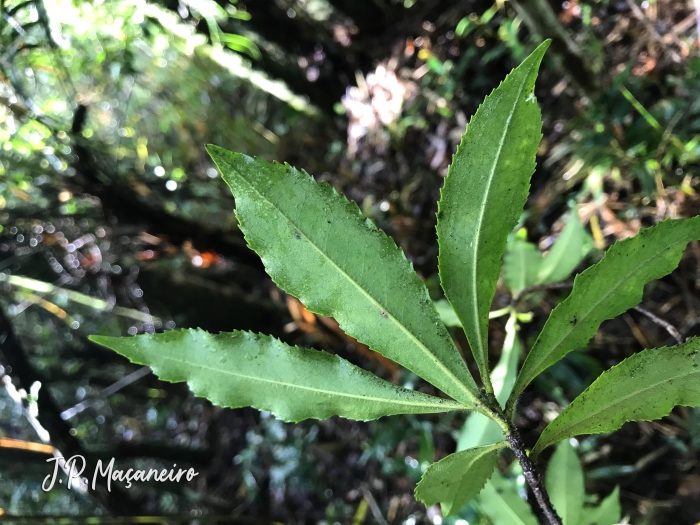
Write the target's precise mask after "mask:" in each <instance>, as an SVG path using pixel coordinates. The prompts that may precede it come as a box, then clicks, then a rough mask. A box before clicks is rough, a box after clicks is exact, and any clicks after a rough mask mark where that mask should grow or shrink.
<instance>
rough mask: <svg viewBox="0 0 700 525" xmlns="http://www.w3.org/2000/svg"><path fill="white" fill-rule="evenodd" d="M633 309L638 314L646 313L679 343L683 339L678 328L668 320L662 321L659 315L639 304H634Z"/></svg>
mask: <svg viewBox="0 0 700 525" xmlns="http://www.w3.org/2000/svg"><path fill="white" fill-rule="evenodd" d="M634 309H635V310H637V311H638V312H639V313H640V314H643V315H646V316H647V317H648V318H649V319H651V320H652V321H653V322H654V323H656V324H658V325H659V326H660V327H662V328H664V329H665V330H666V331H667V332H668V333H669V334H671V337H673V338H674V339H675V340H676V342H677V343H678V344H679V345H680V344H682V343H683V342H684V341H685V339H684V338H683V336H682V335H681V333H680V332H679V331H678V329H677V328H676V327H675V326H673V325H672V324H671V323H669V322H668V321H664V320H663V319H661V318H660V317H657V316H656V314H654V313H652V312H650V311H649V310H647V309H646V308H642V307H641V306H635V307H634Z"/></svg>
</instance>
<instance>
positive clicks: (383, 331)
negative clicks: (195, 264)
mask: <svg viewBox="0 0 700 525" xmlns="http://www.w3.org/2000/svg"><path fill="white" fill-rule="evenodd" d="M548 46H549V41H546V42H544V43H543V44H541V45H540V46H539V47H538V48H537V49H535V50H534V51H533V52H532V54H530V56H528V57H527V58H526V59H525V60H524V62H523V63H522V64H521V65H520V66H518V67H517V68H515V69H514V70H513V71H512V72H511V73H510V74H509V75H508V76H507V77H506V79H505V80H504V81H503V82H502V83H501V84H500V85H499V86H498V87H497V88H496V89H495V90H494V91H493V92H492V93H491V94H490V95H489V96H488V97H486V99H485V100H484V102H483V104H482V105H481V106H480V107H479V109H478V111H477V112H476V114H475V115H474V116H473V117H472V119H471V121H470V123H469V125H468V127H467V130H466V132H465V134H464V136H463V137H462V141H461V143H460V145H459V147H458V148H457V152H456V153H455V155H454V157H453V160H452V165H451V166H450V169H449V172H448V175H447V178H446V179H445V183H444V187H443V189H442V192H441V196H440V202H439V206H438V214H437V219H438V221H437V238H438V244H439V258H438V267H439V274H440V281H441V284H442V288H443V291H444V293H445V297H446V298H447V300H448V301H449V304H447V303H442V304H440V305H439V307H440V309H441V314H442V316H443V317H445V316H448V317H451V319H452V323H453V324H460V325H461V326H462V327H463V328H464V331H465V333H466V335H467V338H468V341H469V346H470V348H471V352H472V354H473V357H474V360H475V362H476V367H477V368H478V371H479V375H480V378H479V379H480V381H479V384H477V382H476V381H475V379H474V377H473V376H472V373H471V372H470V370H469V369H468V367H467V364H466V363H465V361H464V359H463V358H462V356H461V355H460V353H459V351H458V350H457V348H456V346H455V344H454V342H453V340H452V337H451V336H450V334H449V332H448V331H447V328H446V327H445V325H444V323H443V322H442V321H441V315H440V314H439V313H438V310H437V308H436V305H435V303H433V301H432V300H431V298H430V297H429V295H428V291H427V288H426V286H425V285H424V283H423V282H422V281H421V280H420V279H419V277H418V276H417V275H416V273H415V272H414V270H413V267H412V265H411V263H410V262H409V261H408V260H407V259H406V257H405V255H404V253H403V252H402V250H401V249H400V248H398V247H397V246H396V244H395V243H394V241H393V240H392V239H391V238H390V237H389V236H387V235H386V234H385V233H384V232H382V231H380V230H379V229H378V228H377V227H376V226H375V225H374V224H373V223H372V221H370V220H369V219H367V218H365V217H364V216H363V214H362V213H361V211H360V209H359V208H358V206H357V205H356V204H355V203H354V202H352V201H349V200H348V199H346V198H345V197H344V196H343V195H341V194H338V193H337V192H336V191H335V189H333V188H332V187H331V186H330V185H328V184H327V183H325V182H321V183H317V182H316V181H315V180H314V179H313V178H312V177H311V176H310V175H308V174H307V173H306V172H304V171H300V170H297V169H295V168H293V167H291V166H289V165H287V164H278V163H269V162H265V161H263V160H259V159H255V158H251V157H248V156H246V155H244V154H242V153H232V152H229V151H226V150H224V149H222V148H220V147H218V146H208V147H207V151H208V152H209V154H210V155H211V157H212V159H213V160H214V162H215V163H216V165H217V166H218V168H219V171H220V173H221V175H222V177H223V178H224V180H225V181H226V183H227V184H228V185H229V186H230V188H231V191H232V192H233V195H234V197H235V201H236V215H237V217H238V220H239V225H240V229H241V230H242V231H243V233H244V235H245V239H246V241H247V243H248V246H250V248H252V249H253V250H255V251H256V252H257V253H258V255H259V256H260V258H261V259H262V261H263V264H264V265H265V269H266V271H267V273H268V274H269V275H270V276H271V277H272V279H273V280H274V282H275V283H276V284H277V285H278V286H279V287H280V288H281V289H283V290H284V291H285V292H286V293H288V294H290V295H292V296H294V297H297V298H298V299H299V300H300V301H301V302H302V303H303V304H304V305H306V307H307V308H308V310H309V311H311V312H314V313H317V314H320V315H324V316H329V317H333V318H335V319H336V320H337V322H338V324H339V325H340V327H341V328H342V329H343V330H344V331H345V332H346V333H347V334H349V335H351V336H352V337H354V338H355V339H357V340H358V341H360V342H361V343H364V344H366V345H367V346H369V347H370V348H371V349H373V350H374V351H376V352H379V353H380V354H382V355H384V356H385V357H387V358H388V359H391V360H393V361H395V362H396V363H398V364H400V365H402V366H403V367H405V368H407V369H408V370H410V371H412V372H414V373H415V374H417V375H418V376H420V377H421V378H423V379H424V380H425V381H427V382H428V383H431V384H432V385H434V386H435V387H437V388H438V389H439V390H441V391H442V392H443V393H444V394H445V395H446V396H448V397H449V399H447V398H442V397H435V396H431V395H427V394H423V393H419V392H416V391H413V390H408V389H405V388H400V387H398V386H395V385H393V384H391V383H389V382H387V381H384V380H382V379H380V378H378V377H376V376H374V375H373V374H371V373H369V372H367V371H365V370H363V369H361V368H359V367H357V366H355V365H353V364H351V363H349V362H348V361H346V360H344V359H342V358H341V357H339V356H337V355H331V354H329V353H326V352H323V351H318V350H314V349H308V348H297V347H293V346H289V345H287V344H285V343H283V342H281V341H279V340H277V339H275V338H273V337H271V336H268V335H262V334H255V333H251V332H245V331H234V332H231V333H221V334H218V335H212V334H209V333H206V332H204V331H202V330H196V329H192V330H173V331H168V332H165V333H161V334H144V335H139V336H136V337H127V338H117V337H104V336H93V337H91V339H92V340H93V341H95V342H97V343H100V344H102V345H104V346H106V347H109V348H111V349H113V350H115V351H116V352H118V353H120V354H122V355H124V356H125V357H127V358H128V359H129V360H131V361H132V362H134V363H139V364H144V365H149V366H150V367H151V368H152V369H153V371H154V373H155V374H156V375H157V376H158V377H160V378H161V379H162V380H164V381H172V382H178V381H187V383H188V384H189V386H190V388H191V389H192V391H193V392H194V393H195V394H196V395H199V396H203V397H206V398H208V399H209V400H211V402H212V403H214V404H217V405H220V406H225V407H234V408H235V407H243V406H252V407H255V408H257V409H259V410H266V411H270V412H272V413H274V415H275V416H276V417H278V418H280V419H283V420H285V421H300V420H303V419H307V418H317V419H323V418H328V417H331V416H333V415H339V416H342V417H346V418H350V419H356V420H370V419H376V418H380V417H382V416H390V415H395V414H428V413H436V412H448V411H471V412H472V414H470V415H469V417H468V419H467V424H466V426H465V431H464V432H463V433H462V436H461V437H460V440H459V449H458V451H457V452H455V453H454V454H451V455H449V456H447V457H446V458H444V459H442V460H440V461H438V462H437V463H434V464H432V465H431V466H430V467H428V469H427V470H426V471H425V473H424V475H423V477H422V479H421V481H420V483H418V485H417V487H416V491H415V494H416V498H417V499H419V500H420V501H422V502H423V503H425V505H428V506H430V505H434V504H436V503H440V504H441V506H442V509H443V514H444V515H448V514H450V513H454V512H457V511H459V510H460V509H461V508H462V507H463V506H464V505H465V504H467V503H468V502H469V501H470V500H472V499H474V498H477V496H478V497H479V501H480V502H481V505H490V506H493V504H494V502H498V501H501V502H502V503H501V504H502V505H511V506H512V505H515V507H518V508H521V507H522V504H523V502H522V500H520V502H518V501H516V500H513V498H512V494H509V493H507V491H506V492H504V491H503V490H501V488H502V486H503V484H504V480H503V478H502V477H501V475H500V474H499V473H496V474H495V475H494V470H495V467H496V464H497V461H498V457H499V454H500V453H501V452H502V451H503V450H504V449H506V448H510V449H512V450H513V452H514V453H515V456H516V457H517V459H518V462H519V464H520V467H521V468H522V473H523V475H524V476H525V479H526V481H527V483H528V484H529V486H530V489H531V490H532V493H533V495H534V496H535V499H536V501H537V504H538V506H539V509H540V512H541V513H542V514H543V516H544V517H545V519H546V520H547V522H548V523H550V524H552V525H557V524H562V523H564V524H566V525H581V524H583V523H589V521H584V519H588V517H589V516H590V515H593V514H595V513H596V512H599V513H600V519H602V520H603V521H600V522H597V523H599V524H600V525H611V523H612V522H610V519H615V520H617V519H619V504H618V506H615V502H614V501H613V502H611V503H608V504H607V506H605V507H603V508H602V509H601V508H595V509H591V508H588V507H585V506H584V505H583V503H582V502H583V499H582V498H583V492H582V485H581V483H580V481H581V480H580V479H579V477H578V474H576V475H575V477H576V480H573V479H569V475H570V474H569V471H570V470H571V469H574V470H575V471H576V472H578V470H576V468H578V469H579V470H580V466H579V467H575V465H578V460H577V458H576V457H575V452H573V450H572V449H570V445H568V443H567V440H568V439H570V438H571V437H573V436H577V435H580V434H594V433H600V432H610V431H613V430H616V429H618V428H620V427H621V426H622V425H623V424H624V423H625V422H626V421H632V420H651V419H658V418H661V417H663V416H665V415H667V414H668V413H669V412H670V411H671V410H672V409H673V407H674V406H676V405H686V406H700V339H697V338H694V339H689V340H687V341H685V342H684V343H683V344H679V345H677V346H674V347H669V348H656V349H647V350H644V351H642V352H639V353H637V354H635V355H633V356H631V357H629V358H627V359H625V360H623V361H622V362H621V363H620V364H618V365H617V366H614V367H613V368H612V369H610V370H608V371H607V372H605V373H603V374H602V375H601V376H600V377H599V378H598V379H597V380H596V381H594V382H593V384H592V385H591V386H590V387H589V388H588V389H586V390H585V391H584V392H583V393H582V394H581V395H580V396H578V398H576V399H575V400H574V401H573V402H572V403H571V404H570V405H569V406H568V407H567V408H566V409H565V410H564V411H563V412H562V413H561V414H560V415H559V416H558V417H557V418H556V419H554V421H552V423H550V424H549V426H547V427H546V428H545V430H544V432H543V433H542V435H541V437H540V439H539V441H538V442H537V444H536V445H535V447H534V449H533V451H532V455H530V454H528V451H527V450H526V448H525V445H524V444H523V441H522V439H521V437H520V434H519V433H518V429H517V428H516V427H515V425H514V414H515V410H516V405H517V400H518V397H519V396H520V394H521V393H522V392H523V391H524V390H525V388H527V387H528V385H529V384H530V383H531V382H532V381H533V379H535V377H537V375H538V374H540V373H541V372H543V371H544V370H546V369H547V368H549V367H550V366H552V365H553V364H554V363H556V362H557V361H559V360H560V359H562V358H563V357H564V356H565V355H566V354H568V353H569V352H571V351H574V350H576V349H579V348H582V347H584V346H585V345H586V344H587V343H588V341H589V340H590V339H591V338H592V337H593V336H594V335H595V333H596V331H597V330H598V327H599V326H600V324H601V323H602V322H603V321H605V320H607V319H611V318H613V317H616V316H618V315H620V314H622V313H624V312H625V311H626V310H628V309H630V308H634V307H635V306H636V305H638V304H639V303H640V302H641V300H642V293H643V289H644V286H645V284H647V283H649V282H650V281H653V280H655V279H659V278H661V277H663V276H665V275H667V274H669V273H671V272H672V271H673V270H674V268H675V267H676V266H677V265H678V263H679V261H680V258H681V256H682V254H683V251H684V249H685V247H686V245H687V244H688V243H689V242H690V241H692V240H695V239H698V238H700V217H695V218H693V219H677V220H670V219H669V220H665V221H663V222H660V223H659V224H657V225H655V226H653V227H650V228H647V229H644V230H642V231H640V233H639V234H638V235H636V236H635V237H633V238H630V239H626V240H623V241H619V242H617V243H615V244H614V245H613V246H612V247H611V248H609V249H608V250H607V253H606V254H605V256H604V257H603V258H602V259H601V260H600V262H598V263H597V264H594V265H593V266H591V267H589V268H588V269H587V270H585V271H584V272H582V273H580V274H578V275H576V276H575V280H574V282H573V287H572V289H571V293H570V294H569V295H568V297H567V298H566V299H565V300H564V301H563V302H561V304H559V305H558V306H557V307H556V308H555V309H554V310H553V311H552V313H551V315H550V316H549V319H548V320H547V322H546V324H545V326H544V328H543V329H542V332H541V333H540V335H539V337H538V338H537V340H536V342H535V343H534V345H533V346H532V348H531V349H530V351H529V353H528V355H527V358H526V359H525V362H524V363H523V365H522V367H521V368H520V370H519V372H518V373H517V374H516V371H517V363H518V359H519V357H520V353H521V349H522V343H521V342H520V341H519V340H518V337H517V333H516V329H517V322H518V316H519V315H521V314H516V313H515V311H514V309H512V308H511V309H506V310H504V311H502V312H497V314H496V315H503V314H507V315H509V316H510V317H509V320H508V322H507V337H506V342H505V346H504V350H503V353H502V356H501V361H500V362H499V363H498V364H497V365H496V367H495V368H494V369H493V370H492V369H491V368H490V366H489V359H488V357H489V356H488V321H489V317H490V316H491V315H494V314H492V313H491V312H490V308H491V303H492V301H493V298H494V295H495V291H496V283H497V280H498V278H499V275H500V270H501V262H502V259H503V258H504V257H503V256H504V252H505V253H506V256H505V268H504V282H506V284H507V285H508V286H509V287H510V288H511V290H512V291H513V293H514V295H516V294H519V293H522V292H523V291H524V290H527V289H528V288H529V287H532V286H537V285H548V283H554V282H556V281H558V280H561V279H565V278H567V277H568V275H569V274H570V273H571V272H572V271H573V270H574V269H575V268H576V266H577V265H578V264H579V263H580V261H581V260H582V258H583V257H584V256H585V253H586V252H587V251H588V248H586V247H585V246H584V245H585V244H586V239H587V234H586V233H585V230H584V228H583V226H582V225H581V223H580V221H579V220H578V216H577V215H576V212H575V210H574V211H573V212H572V215H571V218H570V219H569V221H568V225H567V226H566V228H565V230H564V231H563V233H562V235H561V236H560V237H561V238H560V240H559V241H557V243H558V245H559V247H557V245H555V246H554V247H553V248H552V249H551V250H550V252H549V253H548V255H547V257H545V258H542V257H541V255H540V254H539V252H538V251H537V250H536V248H534V247H533V246H531V245H528V243H527V242H526V241H525V240H524V239H522V238H521V237H518V235H517V234H513V230H514V229H515V228H516V227H517V225H518V221H519V219H520V216H521V214H522V211H523V208H524V206H525V203H526V200H527V197H528V193H529V188H530V178H531V176H532V174H533V172H534V169H535V155H536V152H537V149H538V146H539V144H540V140H541V138H542V134H541V127H542V121H541V114H540V109H539V107H538V105H537V102H536V99H535V95H534V92H533V90H534V85H535V80H536V78H537V73H538V69H539V66H540V62H541V61H542V58H543V56H544V54H545V51H546V49H547V47H548ZM509 239H510V241H509ZM507 245H508V249H507V250H506V246H507ZM589 246H590V244H589ZM450 307H451V308H450ZM558 442H563V443H565V444H564V445H560V447H559V448H557V450H556V452H555V454H554V457H553V459H552V461H551V465H550V474H549V475H548V480H547V483H544V482H543V480H542V476H541V475H540V474H539V471H538V469H537V467H536V466H535V463H534V459H535V456H536V455H537V454H539V453H540V452H542V451H543V450H544V449H545V448H547V447H549V446H551V445H554V444H556V443H558ZM572 454H573V455H572ZM562 465H564V466H562ZM567 465H569V466H567ZM492 476H493V478H492ZM491 478H492V479H491ZM560 478H561V479H560ZM489 479H491V481H490V482H489V484H488V485H487V481H489ZM558 479H560V481H557V480H558ZM581 479H582V478H581ZM569 482H575V483H578V484H579V485H577V486H576V487H575V489H576V493H575V495H574V496H571V495H570V494H568V493H566V494H563V493H562V491H561V490H559V489H558V487H559V485H560V483H569ZM548 489H549V490H548ZM572 490H573V489H572ZM572 494H573V493H572ZM571 498H574V499H575V498H579V499H577V500H576V501H574V500H573V499H571ZM613 499H615V501H616V496H615V498H613ZM509 501H510V503H509ZM606 501H607V500H606ZM611 501H612V500H611ZM603 505H606V503H605V502H603ZM609 507H610V508H609ZM494 512H495V511H494ZM596 516H597V514H596ZM606 520H607V521H606ZM522 522H523V523H535V519H534V517H532V519H530V518H524V519H523V520H522Z"/></svg>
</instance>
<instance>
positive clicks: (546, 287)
mask: <svg viewBox="0 0 700 525" xmlns="http://www.w3.org/2000/svg"><path fill="white" fill-rule="evenodd" d="M573 285H574V282H573V281H571V282H565V283H551V284H536V285H535V286H529V287H527V288H525V289H523V290H521V291H520V293H519V294H518V295H516V296H515V297H513V303H517V302H518V301H520V299H522V298H523V297H525V296H526V295H527V294H529V293H532V292H539V291H542V290H561V289H563V288H571V287H572V286H573Z"/></svg>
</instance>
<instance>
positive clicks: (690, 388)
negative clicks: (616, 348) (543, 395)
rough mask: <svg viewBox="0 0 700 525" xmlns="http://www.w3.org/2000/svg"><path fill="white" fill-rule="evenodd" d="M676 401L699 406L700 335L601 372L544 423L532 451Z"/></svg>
mask: <svg viewBox="0 0 700 525" xmlns="http://www.w3.org/2000/svg"><path fill="white" fill-rule="evenodd" d="M676 405H684V406H692V407H697V406H700V338H697V337H696V338H693V339H689V340H688V341H687V342H686V343H685V344H682V345H678V346H671V347H665V348H655V349H652V350H644V351H642V352H639V353H638V354H634V355H633V356H631V357H628V358H627V359H625V360H624V361H622V362H621V363H620V364H618V365H616V366H614V367H612V368H611V369H610V370H608V371H606V372H603V373H602V374H601V375H600V376H599V377H598V379H596V380H595V381H594V382H593V384H592V385H591V386H589V387H588V388H587V389H586V390H584V391H583V393H582V394H581V395H580V396H578V397H577V398H576V399H574V400H573V401H572V402H571V404H570V405H569V406H568V407H566V409H565V410H564V411H563V412H562V413H561V414H559V416H558V417H557V418H556V419H555V420H554V421H552V422H551V423H550V424H549V425H548V426H547V427H546V428H545V429H544V432H542V435H541V436H540V439H539V441H538V442H537V444H536V445H535V448H534V452H535V453H539V452H540V451H542V450H544V449H545V448H547V447H548V446H550V445H551V444H553V443H556V442H557V441H560V440H562V439H567V438H569V437H572V436H577V435H579V434H599V433H601V432H612V431H613V430H617V429H618V428H620V427H621V426H622V425H623V424H624V423H625V422H627V421H640V420H644V421H650V420H652V419H659V418H661V417H663V416H666V415H668V414H669V413H670V412H671V410H672V409H673V407H675V406H676Z"/></svg>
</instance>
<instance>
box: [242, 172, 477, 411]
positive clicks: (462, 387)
mask: <svg viewBox="0 0 700 525" xmlns="http://www.w3.org/2000/svg"><path fill="white" fill-rule="evenodd" d="M233 171H236V169H235V168H234V170H233ZM238 178H239V179H240V180H243V181H244V182H245V183H246V184H247V185H248V186H249V187H250V188H252V190H253V191H255V192H256V193H257V194H258V195H259V196H260V197H261V198H262V200H264V201H265V202H267V203H268V204H269V205H270V206H272V207H273V208H274V209H275V210H277V212H278V213H279V214H280V215H282V216H283V217H284V218H285V219H286V220H287V221H288V222H289V223H290V224H291V225H293V226H294V227H295V228H296V229H297V231H299V233H300V234H301V235H302V236H303V237H304V239H306V240H307V241H308V243H309V244H310V245H311V246H313V247H314V249H315V250H316V251H317V252H318V253H320V254H321V255H322V256H323V258H325V259H326V260H327V261H329V262H330V263H331V265H333V267H334V268H336V269H337V270H338V271H339V272H340V274H341V275H343V276H345V277H346V279H347V281H349V282H350V283H352V284H353V285H354V286H355V288H357V289H358V290H359V291H360V292H361V293H362V295H364V296H365V297H366V298H367V299H369V300H370V302H372V303H373V304H374V305H376V306H377V307H378V308H379V309H380V310H381V311H382V312H384V313H385V314H386V315H387V318H388V319H390V320H391V321H392V322H393V323H394V325H396V326H398V327H399V329H400V330H401V331H402V332H403V333H404V334H406V335H407V336H408V337H409V339H410V340H411V341H413V342H414V344H415V345H416V346H418V348H419V349H420V350H421V351H422V352H423V353H424V354H426V355H427V356H428V358H429V359H430V360H431V361H432V362H433V363H434V364H436V365H437V366H438V368H440V369H441V370H442V371H443V372H444V373H445V374H446V375H447V376H448V377H449V378H450V379H452V381H453V382H454V383H455V384H456V385H457V386H458V387H459V388H460V390H462V391H463V392H465V393H466V394H467V396H468V397H469V398H471V399H472V401H473V402H474V404H475V405H478V404H479V403H478V401H477V400H476V396H475V394H474V393H473V392H472V391H471V390H469V388H468V387H467V386H466V385H464V383H462V381H460V380H459V379H458V378H457V377H456V376H455V375H454V373H452V371H451V370H450V369H449V368H447V367H446V366H445V365H444V364H443V363H442V362H441V361H440V360H439V359H437V358H436V357H435V356H434V355H433V354H432V352H431V351H430V349H429V348H428V347H427V346H425V344H423V342H422V341H420V340H419V339H418V338H417V337H416V336H415V335H413V334H412V333H411V332H410V331H409V330H408V329H407V328H406V327H405V326H404V325H403V324H402V323H401V322H399V320H398V319H396V317H394V315H393V314H392V313H391V312H390V311H388V309H387V308H386V307H385V306H383V305H382V304H381V303H380V302H379V301H378V300H377V299H375V298H374V297H373V296H372V295H370V294H369V293H368V292H367V291H366V290H365V289H364V288H362V286H360V284H359V283H357V282H356V281H355V280H354V279H353V278H352V277H351V276H350V275H349V274H348V273H347V272H346V271H345V270H344V269H343V268H341V267H340V266H339V265H338V264H337V263H336V262H335V261H334V260H333V259H332V258H331V257H330V256H329V255H327V254H326V253H324V252H323V250H321V249H320V248H319V247H318V246H316V244H315V243H314V242H313V241H312V240H311V239H310V238H309V236H308V235H307V234H306V232H304V231H303V229H302V228H301V227H300V226H299V225H298V224H297V223H296V222H294V221H293V220H292V219H291V218H290V217H289V216H288V215H287V214H286V213H285V212H284V211H282V210H281V209H280V208H279V207H278V206H276V205H275V204H274V203H273V202H272V201H270V200H269V199H268V198H267V197H266V196H265V195H264V194H263V193H262V192H261V191H260V190H258V188H256V187H255V186H254V185H253V184H251V183H250V182H248V181H247V180H246V178H245V177H243V176H241V175H239V177H238ZM341 198H343V197H342V196H341ZM398 249H400V248H398ZM341 328H342V326H341ZM467 373H469V372H468V371H467Z"/></svg>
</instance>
